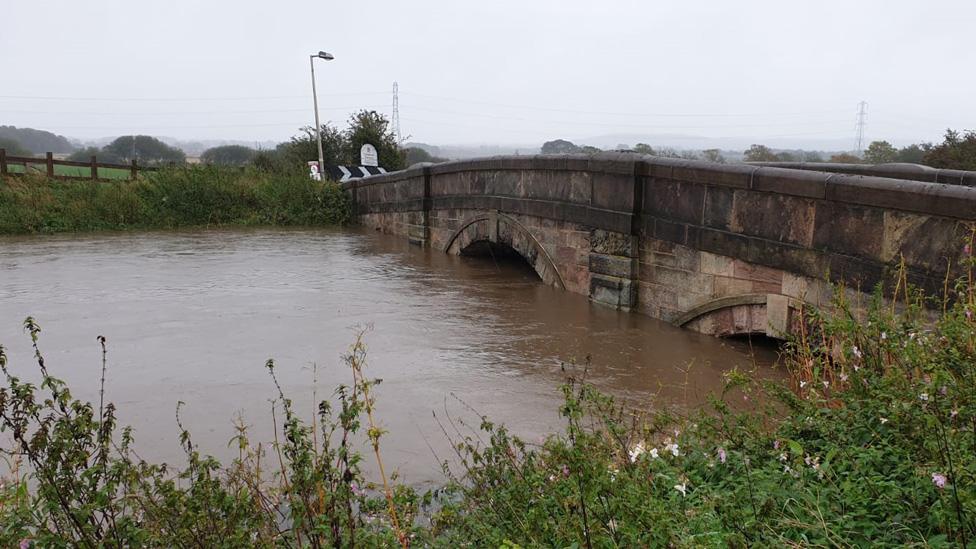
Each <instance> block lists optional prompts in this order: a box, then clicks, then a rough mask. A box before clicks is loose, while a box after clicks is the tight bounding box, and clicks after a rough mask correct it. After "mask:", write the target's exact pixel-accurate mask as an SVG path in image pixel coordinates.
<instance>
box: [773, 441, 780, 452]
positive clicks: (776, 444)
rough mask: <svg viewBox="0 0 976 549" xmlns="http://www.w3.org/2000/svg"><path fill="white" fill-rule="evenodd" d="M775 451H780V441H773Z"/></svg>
mask: <svg viewBox="0 0 976 549" xmlns="http://www.w3.org/2000/svg"><path fill="white" fill-rule="evenodd" d="M773 450H779V441H778V440H774V441H773Z"/></svg>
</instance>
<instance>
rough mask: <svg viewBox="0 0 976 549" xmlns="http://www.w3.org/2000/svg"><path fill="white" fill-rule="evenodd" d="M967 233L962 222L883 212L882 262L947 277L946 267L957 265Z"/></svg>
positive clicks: (961, 256) (961, 255) (943, 218)
mask: <svg viewBox="0 0 976 549" xmlns="http://www.w3.org/2000/svg"><path fill="white" fill-rule="evenodd" d="M967 233H968V231H967V230H966V226H965V224H964V223H963V222H961V221H957V220H955V219H949V218H945V217H931V216H926V215H919V214H909V213H904V212H897V211H891V210H889V211H886V212H884V236H883V241H882V245H881V260H882V261H884V262H885V263H894V262H898V261H900V260H901V258H902V257H904V258H905V262H906V264H908V265H910V266H914V267H918V268H922V269H927V270H930V271H934V272H936V273H940V274H944V273H945V271H946V265H947V264H949V263H951V264H952V265H953V266H958V265H959V262H960V260H961V259H962V258H963V243H964V241H965V238H966V236H967Z"/></svg>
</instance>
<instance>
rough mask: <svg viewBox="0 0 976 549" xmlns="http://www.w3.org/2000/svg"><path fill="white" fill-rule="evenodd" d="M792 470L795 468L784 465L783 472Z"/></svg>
mask: <svg viewBox="0 0 976 549" xmlns="http://www.w3.org/2000/svg"><path fill="white" fill-rule="evenodd" d="M792 472H793V469H790V466H789V465H784V466H783V473H792Z"/></svg>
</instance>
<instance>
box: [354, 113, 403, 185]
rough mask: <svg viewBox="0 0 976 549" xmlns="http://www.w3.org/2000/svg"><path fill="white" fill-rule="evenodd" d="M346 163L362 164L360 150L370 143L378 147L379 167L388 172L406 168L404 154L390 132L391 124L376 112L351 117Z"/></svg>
mask: <svg viewBox="0 0 976 549" xmlns="http://www.w3.org/2000/svg"><path fill="white" fill-rule="evenodd" d="M345 140H346V155H345V156H346V163H347V164H349V165H352V166H356V165H359V164H360V154H359V151H360V148H361V147H362V146H363V145H364V144H366V143H369V144H370V145H373V146H374V147H376V153H377V157H378V159H379V165H380V166H382V167H383V168H386V170H387V171H391V172H392V171H395V170H402V169H403V168H405V167H406V162H405V159H404V155H403V152H402V151H401V150H400V145H399V144H398V143H397V141H396V136H395V135H393V133H392V132H391V131H390V122H389V120H387V119H386V118H385V117H384V116H383V115H381V114H380V113H378V112H376V111H369V110H365V109H364V110H361V111H359V112H357V113H355V114H353V115H352V116H350V117H349V129H348V130H346V133H345Z"/></svg>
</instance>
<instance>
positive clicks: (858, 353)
mask: <svg viewBox="0 0 976 549" xmlns="http://www.w3.org/2000/svg"><path fill="white" fill-rule="evenodd" d="M851 352H852V353H854V356H856V357H857V358H861V356H862V355H861V350H860V349H858V348H857V345H855V346H853V347H852V348H851Z"/></svg>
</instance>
